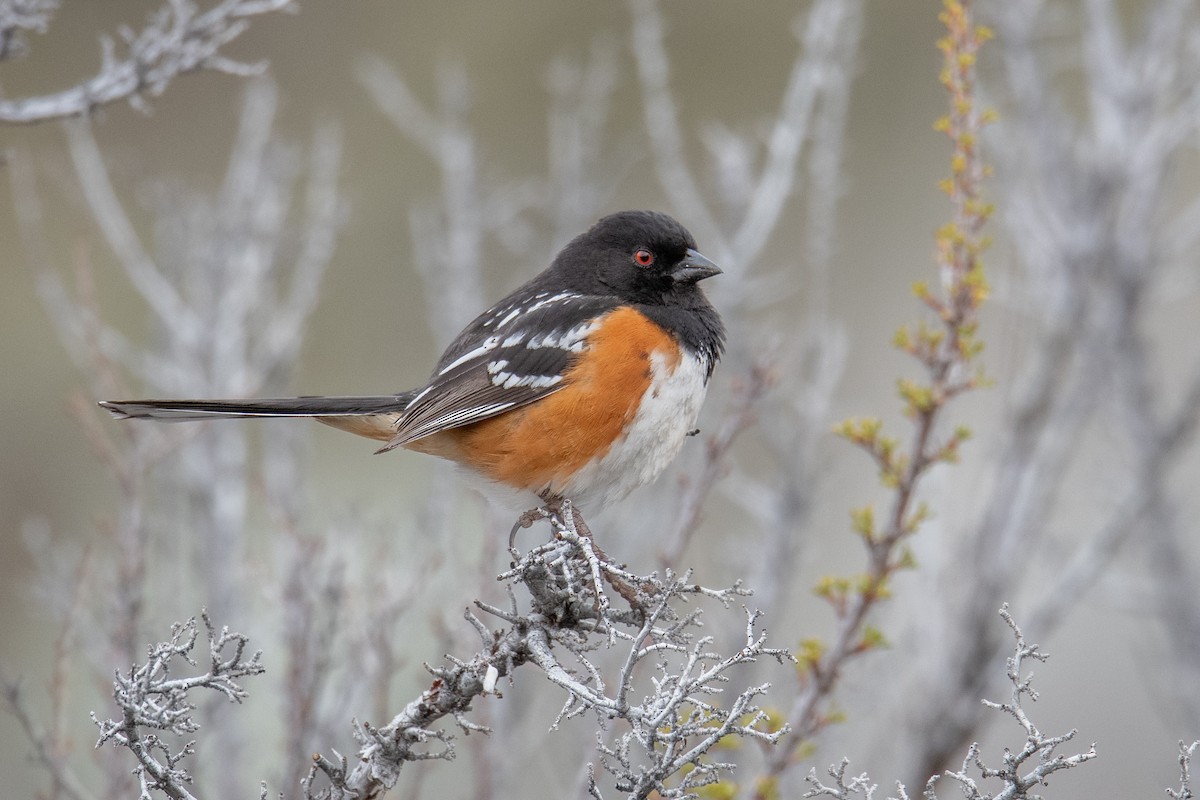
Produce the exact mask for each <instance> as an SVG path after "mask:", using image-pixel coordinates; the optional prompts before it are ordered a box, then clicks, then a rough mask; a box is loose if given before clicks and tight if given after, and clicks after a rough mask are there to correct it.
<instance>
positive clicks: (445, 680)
mask: <svg viewBox="0 0 1200 800" xmlns="http://www.w3.org/2000/svg"><path fill="white" fill-rule="evenodd" d="M564 520H565V522H564ZM552 521H553V524H554V526H555V529H556V537H555V539H554V540H552V541H551V542H549V543H547V544H545V545H542V546H540V547H536V548H533V549H532V550H530V551H529V552H527V553H524V554H520V553H515V552H514V560H515V563H514V566H513V567H512V568H511V569H510V570H508V571H507V572H505V573H504V574H502V575H501V576H500V577H501V578H502V579H503V580H505V581H506V582H507V583H508V584H509V598H510V603H509V607H508V608H504V609H502V608H499V607H495V606H490V605H488V604H485V603H480V602H477V603H476V607H477V609H478V610H479V611H481V612H483V614H484V615H485V616H484V617H483V618H481V617H480V616H478V615H477V614H476V613H475V612H473V611H471V610H468V611H467V612H466V618H467V620H468V621H469V622H470V623H471V625H472V626H473V627H474V628H475V630H476V631H477V633H478V634H479V636H480V639H481V642H482V645H483V647H482V649H481V650H480V651H479V652H477V653H476V654H475V655H473V656H472V657H471V658H469V659H458V658H454V657H447V659H448V660H447V663H445V664H443V665H441V666H438V667H427V668H428V669H429V671H430V672H431V673H432V675H433V676H434V680H433V683H432V684H431V685H430V687H429V688H428V689H426V690H425V691H424V692H423V693H422V694H421V695H420V696H419V697H417V698H416V699H414V700H412V701H411V702H410V703H408V705H406V706H405V707H404V709H403V710H402V711H401V712H400V713H399V714H397V715H396V716H395V717H394V718H393V719H392V720H391V721H390V722H389V723H388V724H387V725H385V726H383V727H379V728H376V727H374V726H372V725H369V724H366V723H357V722H356V723H355V726H354V737H355V739H356V741H357V742H358V745H359V752H358V758H357V759H356V760H355V762H354V765H353V767H351V766H349V764H348V762H347V760H346V759H345V758H343V757H341V756H339V755H338V754H337V753H336V752H335V753H334V757H333V758H327V757H325V756H318V757H317V758H316V759H315V761H314V764H313V768H312V771H311V773H310V775H309V777H308V779H307V780H306V781H305V791H306V797H308V798H322V799H323V800H343V799H348V798H360V800H361V799H362V798H372V797H379V796H381V795H383V794H384V793H385V792H386V791H387V790H388V789H390V788H391V787H392V786H393V785H394V784H395V783H396V780H397V779H398V777H399V775H400V771H401V769H402V768H403V766H404V765H405V764H406V763H407V762H410V761H416V760H424V759H431V758H443V759H450V758H453V757H454V754H455V751H454V745H453V741H452V737H451V735H450V733H449V732H448V731H446V730H444V729H440V728H438V727H436V726H437V725H438V724H439V722H440V721H441V720H443V719H445V718H447V717H450V718H452V719H453V720H454V721H455V722H456V723H457V724H458V726H459V727H461V728H463V729H464V730H465V731H472V730H479V729H480V727H481V726H479V725H477V724H475V723H472V722H470V721H469V720H468V719H467V717H466V716H465V715H466V714H467V712H469V711H470V710H471V708H472V703H474V702H475V701H476V700H478V699H480V698H483V697H487V696H493V695H494V696H497V697H500V696H501V695H500V693H499V692H498V691H497V686H498V681H499V680H500V679H501V678H506V677H507V678H508V679H509V680H510V681H511V680H513V671H514V670H515V669H516V668H517V667H519V666H521V665H524V664H533V665H536V666H537V667H538V668H540V669H541V671H542V673H543V674H544V675H545V676H546V678H547V679H548V680H549V681H550V682H551V683H552V684H554V685H556V686H558V687H559V688H561V689H562V690H563V691H564V692H565V694H566V698H565V700H564V703H563V706H562V709H561V711H560V712H559V715H558V718H557V719H556V720H554V721H553V725H552V728H558V727H559V726H560V725H563V724H564V723H566V722H567V721H568V720H572V719H574V718H576V717H580V716H582V715H585V714H592V715H595V716H596V717H597V719H598V720H599V721H601V723H602V727H603V723H606V722H608V721H611V720H621V721H623V722H624V723H625V725H624V726H623V727H624V730H623V732H622V733H620V734H614V736H613V738H612V739H611V740H610V741H604V740H603V739H601V740H600V741H599V743H598V747H599V755H600V758H599V762H600V765H601V766H602V767H603V769H604V770H605V771H607V772H608V773H609V775H611V777H612V780H613V783H614V786H615V788H616V790H617V791H618V792H621V793H622V794H624V795H626V796H629V797H638V798H644V797H647V796H649V795H650V794H651V793H655V792H656V793H658V794H659V795H660V796H662V797H683V796H686V795H689V794H690V793H691V792H692V791H693V790H694V789H696V788H697V787H699V786H703V785H706V784H709V783H713V782H715V781H716V780H718V778H719V776H720V775H721V774H722V772H723V771H725V770H728V769H729V768H730V765H728V764H724V763H721V762H718V761H714V760H712V759H711V758H710V757H709V751H710V750H712V748H713V747H715V746H716V745H717V743H718V742H720V741H722V740H723V739H725V738H726V737H735V738H736V737H741V738H750V739H753V740H757V741H762V742H766V743H769V744H773V743H775V742H776V741H778V739H779V738H780V736H782V735H783V731H782V730H771V729H770V726H769V725H768V724H767V723H768V721H767V717H766V714H765V713H764V712H763V711H762V710H760V709H759V708H758V707H757V706H756V705H755V700H756V698H758V697H760V696H761V695H763V694H764V693H765V692H766V691H767V689H768V688H769V685H768V684H762V685H756V686H751V687H749V688H745V689H742V690H741V691H740V692H738V693H737V694H735V695H733V696H732V697H729V698H728V699H727V700H725V701H724V702H722V695H723V688H724V686H725V684H727V683H728V682H729V681H730V678H731V676H732V674H733V673H735V672H736V671H738V669H739V668H742V667H745V666H746V665H749V664H752V663H754V662H755V661H757V660H758V659H759V658H762V657H764V656H766V657H769V658H774V659H777V660H780V661H783V660H787V659H789V658H790V656H789V655H788V653H787V652H786V651H783V650H779V649H776V648H772V647H768V646H767V644H766V635H765V634H764V633H762V632H761V630H760V629H759V627H758V624H757V619H758V616H757V614H756V613H754V612H750V611H747V612H746V621H745V638H744V641H743V643H742V645H741V646H740V647H739V648H738V649H737V650H735V651H734V652H732V653H722V652H718V651H717V650H716V649H715V645H714V641H713V639H712V637H710V636H702V635H699V633H698V630H697V629H698V628H699V627H700V625H701V621H702V618H703V614H702V611H701V610H699V609H683V608H681V607H680V606H681V605H682V604H684V603H687V602H689V601H690V600H696V599H705V598H707V599H710V600H716V601H717V602H719V603H720V604H721V606H722V607H723V608H729V607H730V606H731V605H732V603H733V601H734V600H736V599H737V598H738V597H742V596H745V595H747V594H748V592H747V591H746V590H745V589H743V588H742V587H741V586H740V585H734V586H732V587H730V588H727V589H708V588H705V587H703V586H700V585H698V584H695V583H692V582H691V580H690V575H686V574H685V575H682V576H680V575H675V574H673V573H671V572H670V571H667V572H665V573H664V574H662V575H658V574H651V575H648V576H639V575H634V574H632V573H630V572H628V571H626V570H624V569H623V568H621V567H619V566H617V565H615V564H613V563H612V562H610V561H609V560H608V559H607V558H605V557H604V555H603V553H601V552H600V551H599V550H598V549H597V548H596V547H595V545H594V544H593V543H592V541H591V539H590V537H589V536H584V535H580V534H579V533H578V532H577V531H576V529H575V526H574V523H573V522H572V521H571V515H570V514H569V513H563V514H562V515H561V516H556V517H554V518H553V520H552ZM610 587H611V588H610ZM518 590H519V591H520V592H521V593H522V594H527V595H528V600H527V604H528V605H527V607H525V608H522V604H521V603H520V602H518V600H517V592H518ZM609 591H615V593H616V594H617V595H618V596H619V597H620V600H621V601H623V602H620V603H618V602H616V601H614V600H612V599H610V598H609V596H608V595H609ZM618 606H622V607H621V608H618ZM489 617H490V618H492V619H496V620H499V621H500V622H501V623H502V625H501V627H500V628H498V629H492V628H489V627H488V625H487V624H486V623H485V622H484V619H486V618H489ZM598 648H620V649H621V650H622V651H624V652H625V656H624V657H623V659H622V663H621V666H620V668H619V669H618V670H617V672H616V673H615V674H614V675H612V676H610V677H608V678H607V679H606V677H605V676H604V674H603V672H602V669H601V668H600V666H598V665H597V664H596V663H595V661H594V658H593V657H592V653H593V652H594V651H596V650H597V649H598ZM431 741H436V742H438V743H439V746H438V747H437V748H435V749H433V750H430V749H429V747H428V744H429V743H430V742H431ZM592 770H593V772H592V775H593V779H592V781H591V785H590V787H589V791H590V792H591V794H592V795H593V796H595V797H600V796H601V790H600V788H599V783H598V781H597V780H596V779H595V778H594V771H595V765H593V766H592ZM318 774H323V775H324V776H325V777H326V778H327V779H328V781H329V785H328V786H326V787H325V788H322V789H318V788H316V784H317V782H318V781H317V776H318Z"/></svg>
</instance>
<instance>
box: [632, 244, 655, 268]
mask: <svg viewBox="0 0 1200 800" xmlns="http://www.w3.org/2000/svg"><path fill="white" fill-rule="evenodd" d="M633 263H635V264H637V265H638V266H639V267H648V266H650V265H651V264H653V263H654V253H651V252H650V251H649V250H647V249H646V248H644V247H641V248H638V249H637V250H635V251H634V252H633Z"/></svg>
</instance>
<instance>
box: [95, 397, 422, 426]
mask: <svg viewBox="0 0 1200 800" xmlns="http://www.w3.org/2000/svg"><path fill="white" fill-rule="evenodd" d="M412 397H413V393H412V392H405V393H404V394H386V395H378V396H374V397H280V398H268V399H263V400H113V401H109V400H102V401H101V402H100V405H101V406H103V407H104V408H107V409H108V410H109V412H111V413H112V415H113V416H114V417H116V418H117V419H154V420H159V421H162V422H178V421H183V420H195V419H231V418H242V417H353V416H364V415H371V414H398V413H400V412H402V411H404V409H405V408H406V407H407V406H408V404H409V401H411V400H412Z"/></svg>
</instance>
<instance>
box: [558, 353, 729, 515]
mask: <svg viewBox="0 0 1200 800" xmlns="http://www.w3.org/2000/svg"><path fill="white" fill-rule="evenodd" d="M650 375H651V377H650V386H649V388H647V389H646V393H645V395H643V396H642V402H641V404H640V405H639V407H638V412H637V414H636V415H635V416H634V418H633V420H632V421H630V423H629V425H628V426H626V428H625V433H624V434H623V435H622V436H621V437H620V438H619V439H618V440H617V441H615V442H614V443H613V445H612V447H611V448H610V449H609V451H608V452H607V453H606V454H605V455H604V456H602V457H601V458H599V459H597V460H595V461H593V462H592V463H591V464H589V465H587V466H586V467H584V468H583V469H581V470H579V471H578V472H577V473H575V475H574V477H573V478H572V479H571V481H570V482H569V483H567V485H565V486H562V487H555V489H556V490H557V492H558V493H560V494H561V495H562V496H564V497H569V498H571V500H572V501H573V502H574V503H575V504H576V505H578V506H579V507H580V508H581V509H583V510H585V511H589V510H590V511H593V512H594V511H597V510H599V509H601V508H604V507H605V506H607V505H608V504H609V503H614V502H616V501H618V500H620V499H621V498H623V497H625V495H627V494H629V493H630V492H631V491H633V490H634V489H636V488H638V487H639V486H642V485H644V484H646V483H649V482H650V481H652V480H654V479H655V478H657V477H658V476H659V475H660V474H661V473H662V471H663V470H664V469H666V467H667V464H669V463H671V460H672V459H673V458H675V456H676V455H677V454H678V453H679V448H680V447H682V446H683V442H684V439H686V438H687V435H688V433H689V432H690V431H692V430H694V429H695V427H696V418H697V417H698V416H699V415H700V406H701V404H702V403H703V402H704V394H705V392H706V391H707V388H708V370H707V367H706V366H705V365H704V363H703V362H702V361H701V359H698V358H695V357H693V356H688V355H685V356H684V357H683V358H682V359H680V361H679V364H678V365H677V366H676V367H675V368H674V369H673V370H672V369H671V367H670V366H669V365H668V363H667V360H666V359H665V358H663V357H662V356H661V355H660V354H659V353H652V354H651V356H650Z"/></svg>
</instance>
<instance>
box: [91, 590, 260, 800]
mask: <svg viewBox="0 0 1200 800" xmlns="http://www.w3.org/2000/svg"><path fill="white" fill-rule="evenodd" d="M201 620H203V623H204V631H205V634H206V640H207V652H206V653H203V654H201V655H200V656H199V658H197V657H193V651H194V650H195V649H196V644H197V642H198V641H199V640H200V624H199V622H197V620H196V618H195V617H192V618H191V619H189V620H188V621H187V622H185V623H182V624H180V623H176V624H175V625H174V626H172V628H171V638H170V639H168V640H167V641H165V642H159V643H158V644H155V645H152V646H151V647H150V649H149V653H148V654H147V658H146V660H145V661H144V662H142V663H141V664H135V665H133V666H132V667H130V668H129V671H128V672H127V673H122V672H120V671H118V672H117V674H116V679H115V680H114V682H113V700H114V701H115V702H116V705H117V709H118V710H119V711H120V717H119V718H117V719H111V718H108V719H101V718H99V717H98V716H96V714H95V713H93V714H92V721H93V722H94V723H95V724H96V727H98V728H99V729H100V738H99V739H98V740H97V742H96V746H97V747H100V746H102V745H105V744H112V745H114V746H117V747H125V748H128V750H129V751H130V752H131V753H133V755H134V758H135V759H136V760H137V766H136V767H135V768H134V774H135V776H136V777H137V779H138V782H139V785H140V787H141V794H140V796H141V797H143V798H150V797H152V796H153V795H152V794H151V793H152V792H161V793H162V794H164V795H166V796H167V797H170V798H173V799H174V800H186V799H188V798H191V797H192V794H191V792H190V790H189V789H188V788H187V787H188V786H189V785H190V784H191V783H192V776H191V774H190V773H189V772H188V770H187V768H186V766H185V765H184V763H183V762H184V760H185V759H187V758H188V757H189V756H191V755H194V754H195V752H196V743H195V742H194V741H190V740H189V741H181V740H182V738H183V737H186V736H189V735H191V734H193V733H195V732H196V731H197V730H199V728H200V725H199V723H198V722H197V721H196V719H195V717H194V716H193V712H194V711H195V710H196V707H197V702H198V701H197V700H196V699H195V697H194V696H193V694H192V693H193V692H195V691H196V690H199V689H208V690H211V691H214V692H216V693H218V694H220V695H224V697H225V698H226V699H228V700H230V701H231V702H237V703H240V702H241V701H242V700H243V699H245V697H246V690H245V689H243V688H242V685H241V683H240V682H239V681H240V679H242V678H245V677H249V676H253V675H261V674H262V673H263V672H264V671H265V670H264V668H263V665H262V662H261V657H262V652H261V651H258V652H255V653H254V654H253V655H251V656H250V657H249V658H247V657H246V645H247V644H249V640H248V639H247V638H246V637H245V636H242V635H241V634H239V633H231V632H230V631H229V629H228V628H222V629H221V630H219V631H218V630H217V628H216V627H215V626H214V625H213V623H212V621H211V620H210V619H209V617H208V613H207V612H203V613H202V614H201ZM201 660H203V663H204V666H206V667H207V670H206V671H204V672H199V673H198V674H192V675H187V676H185V677H172V674H173V673H176V672H178V671H179V670H180V669H183V670H187V667H189V666H190V667H192V668H193V670H199V669H200V668H201ZM183 665H186V666H183ZM156 731H158V732H161V733H156Z"/></svg>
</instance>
